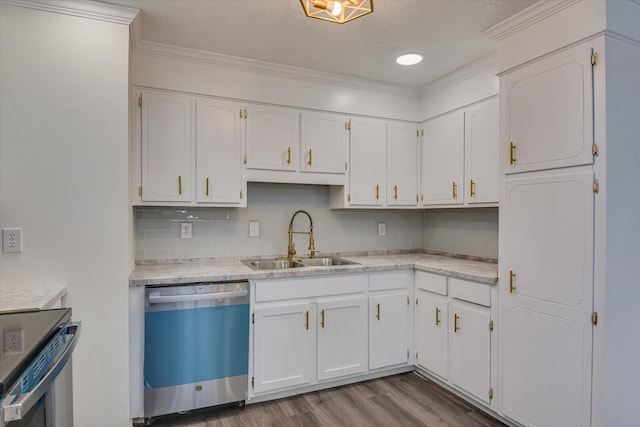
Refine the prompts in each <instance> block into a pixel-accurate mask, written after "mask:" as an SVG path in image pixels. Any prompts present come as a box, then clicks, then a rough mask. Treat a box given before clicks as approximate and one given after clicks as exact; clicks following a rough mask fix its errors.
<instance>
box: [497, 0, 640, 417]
mask: <svg viewBox="0 0 640 427" xmlns="http://www.w3.org/2000/svg"><path fill="white" fill-rule="evenodd" d="M638 22H640V3H638V2H637V1H633V0H614V1H605V0H583V1H573V2H562V3H558V2H556V3H554V4H550V2H539V3H537V4H535V5H534V6H532V7H530V8H529V9H526V10H525V11H523V12H522V13H520V14H518V15H515V16H514V17H512V18H509V19H508V20H507V21H505V22H504V23H502V24H498V25H497V26H495V27H493V28H491V29H489V30H487V33H488V34H489V35H490V36H491V37H493V38H494V39H496V40H497V41H498V67H497V68H498V74H499V76H500V108H501V112H500V119H501V120H500V122H501V129H500V146H501V149H500V157H501V174H502V183H501V198H500V206H501V209H500V256H499V259H500V266H499V277H500V282H499V290H498V299H499V301H498V306H499V308H498V310H499V322H498V327H499V343H500V344H499V359H500V365H499V366H500V368H499V380H498V381H499V385H500V386H499V388H498V390H499V392H498V396H496V397H497V399H498V401H499V412H500V413H501V414H502V415H504V416H505V417H506V418H508V419H510V420H512V421H514V422H516V423H517V424H519V425H524V426H552V425H561V426H590V425H591V426H614V425H615V426H633V425H638V424H637V423H638V415H637V411H636V409H635V405H637V402H638V401H639V400H640V392H639V391H638V390H639V389H638V386H637V384H638V383H639V382H640V367H639V366H638V363H637V361H638V360H640V339H638V338H637V336H638V335H637V330H636V328H635V326H634V325H638V324H640V315H639V314H638V312H639V310H638V306H640V287H638V286H637V285H636V284H637V278H638V277H640V267H639V263H638V260H640V250H639V249H638V247H639V246H638V242H639V241H640V226H639V225H638V221H637V218H638V217H637V215H638V212H639V211H640V196H639V193H638V190H637V182H638V180H639V179H640V172H639V170H640V168H639V167H638V165H639V162H640V143H639V142H638V138H639V135H640V120H639V119H640V82H639V81H638V78H639V77H638V76H640V26H638V25H637V23H638ZM532 40H535V43H532V42H531V41H532Z"/></svg>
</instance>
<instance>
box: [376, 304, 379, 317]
mask: <svg viewBox="0 0 640 427" xmlns="http://www.w3.org/2000/svg"><path fill="white" fill-rule="evenodd" d="M376 308H377V310H378V313H377V314H376V319H378V320H380V304H376Z"/></svg>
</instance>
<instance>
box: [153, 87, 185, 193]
mask: <svg viewBox="0 0 640 427" xmlns="http://www.w3.org/2000/svg"><path fill="white" fill-rule="evenodd" d="M141 96H142V116H141V119H142V129H141V130H142V135H141V137H142V150H141V161H142V165H141V172H142V201H143V202H188V201H190V200H191V191H190V190H191V189H190V185H191V101H190V99H189V98H188V97H186V96H180V95H174V94H167V93H161V92H153V91H144V92H142V94H141Z"/></svg>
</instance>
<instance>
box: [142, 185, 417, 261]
mask: <svg viewBox="0 0 640 427" xmlns="http://www.w3.org/2000/svg"><path fill="white" fill-rule="evenodd" d="M298 209H304V210H306V211H308V212H309V214H310V215H311V217H312V218H313V230H314V237H315V246H316V249H317V250H319V251H320V252H321V253H322V252H324V253H327V252H362V251H385V250H399V249H422V247H423V239H422V228H423V220H422V218H423V212H422V211H417V210H395V211H391V210H389V211H379V210H369V211H350V210H344V211H336V210H330V209H329V187H328V186H320V185H289V184H263V183H249V185H248V197H247V208H246V209H232V208H229V209H225V208H213V209H212V208H188V209H183V208H180V209H176V208H173V209H172V208H137V209H136V220H135V229H136V260H139V261H143V260H157V259H180V258H208V257H237V256H256V255H276V254H280V255H286V253H287V236H288V235H287V230H288V227H289V221H290V220H291V216H292V215H293V213H294V212H295V211H297V210H298ZM250 220H257V221H259V222H260V237H249V221H250ZM182 221H183V222H191V223H193V238H192V239H180V222H182ZM379 222H384V223H385V224H386V228H387V235H386V236H384V237H380V236H378V227H377V224H378V223H379ZM308 227H309V222H308V220H307V218H306V216H304V215H298V216H297V217H296V220H295V224H294V229H295V230H300V231H306V230H307V229H308ZM295 242H296V247H297V250H298V252H299V253H300V254H305V253H307V252H308V250H307V247H308V239H307V238H306V236H303V235H300V236H295Z"/></svg>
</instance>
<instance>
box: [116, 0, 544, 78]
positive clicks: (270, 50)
mask: <svg viewBox="0 0 640 427" xmlns="http://www.w3.org/2000/svg"><path fill="white" fill-rule="evenodd" d="M535 1H536V0H374V8H375V11H374V13H372V14H370V15H367V16H364V17H362V18H360V19H356V20H355V21H352V22H349V23H346V24H343V25H339V24H334V23H330V22H324V21H320V20H317V19H311V18H307V17H306V16H305V15H304V12H303V10H302V6H301V5H300V1H299V0H107V2H108V3H114V4H120V5H126V6H130V7H134V8H137V9H140V10H141V12H142V13H141V16H142V39H143V40H148V41H153V42H158V43H164V44H170V45H175V46H181V47H187V48H191V49H198V50H204V51H210V52H216V53H223V54H226V55H233V56H238V57H244V58H251V59H257V60H261V61H267V62H274V63H278V64H285V65H292V66H296V67H303V68H308V69H312V70H321V71H325V72H331V73H336V74H342V75H348V76H354V77H360V78H365V79H370V80H377V81H381V82H386V83H392V84H398V85H404V86H411V87H421V86H424V85H426V84H427V83H429V82H431V81H433V80H436V79H437V78H439V77H441V76H443V75H445V74H448V73H450V72H452V71H455V70H456V69H459V68H461V67H463V66H465V65H467V64H469V63H471V62H473V61H475V60H477V59H479V58H482V57H484V56H487V55H489V54H491V53H492V52H494V51H495V44H494V42H493V41H492V40H490V39H489V38H488V37H486V36H484V35H483V34H482V30H484V29H486V28H488V27H490V26H492V25H493V24H496V23H498V22H500V21H502V20H503V19H505V18H507V17H509V16H511V15H513V14H515V13H516V12H519V11H520V10H522V9H524V8H526V7H528V6H530V5H531V4H533V3H535ZM406 52H418V53H420V54H422V55H423V56H424V60H423V61H422V63H420V64H418V65H414V66H411V67H401V66H399V65H397V64H396V63H395V58H396V56H398V55H399V54H401V53H406Z"/></svg>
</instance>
